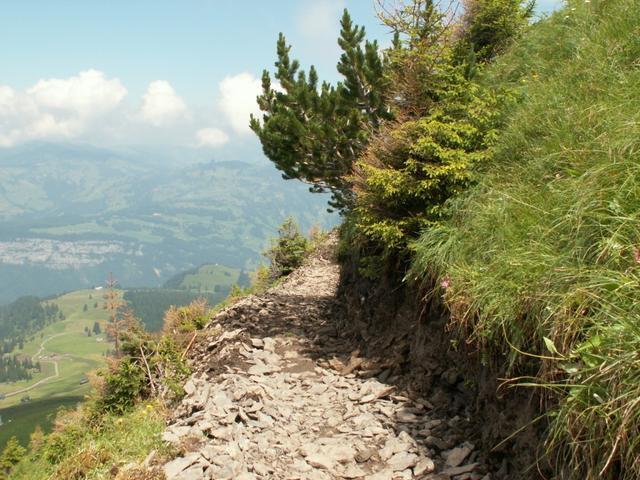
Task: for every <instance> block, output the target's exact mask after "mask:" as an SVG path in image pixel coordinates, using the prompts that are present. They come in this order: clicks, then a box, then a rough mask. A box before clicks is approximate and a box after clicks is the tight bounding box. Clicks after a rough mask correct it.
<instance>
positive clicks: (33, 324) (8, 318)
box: [0, 297, 64, 353]
mask: <svg viewBox="0 0 640 480" xmlns="http://www.w3.org/2000/svg"><path fill="white" fill-rule="evenodd" d="M62 319H64V315H63V313H62V312H61V311H60V309H59V308H58V305H56V304H54V303H48V302H43V301H42V300H41V299H40V298H38V297H21V298H19V299H17V300H16V301H15V302H12V303H10V304H8V305H5V306H0V353H11V352H12V351H13V350H14V349H15V348H16V346H17V347H18V348H22V344H23V342H24V341H25V339H26V337H28V336H29V335H31V334H33V333H34V332H37V331H38V330H42V329H43V328H44V327H46V326H47V325H49V324H51V323H53V322H55V321H57V320H62Z"/></svg>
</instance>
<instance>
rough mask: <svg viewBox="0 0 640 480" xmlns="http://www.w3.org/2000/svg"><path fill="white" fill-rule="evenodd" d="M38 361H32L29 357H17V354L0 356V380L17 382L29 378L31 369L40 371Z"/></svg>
mask: <svg viewBox="0 0 640 480" xmlns="http://www.w3.org/2000/svg"><path fill="white" fill-rule="evenodd" d="M40 369H41V367H40V362H35V363H34V362H33V361H32V360H31V358H30V357H26V358H22V359H21V358H18V356H17V355H13V356H8V355H7V356H4V355H3V356H2V357H0V382H17V381H18V380H30V379H31V374H32V372H33V371H38V372H39V371H40Z"/></svg>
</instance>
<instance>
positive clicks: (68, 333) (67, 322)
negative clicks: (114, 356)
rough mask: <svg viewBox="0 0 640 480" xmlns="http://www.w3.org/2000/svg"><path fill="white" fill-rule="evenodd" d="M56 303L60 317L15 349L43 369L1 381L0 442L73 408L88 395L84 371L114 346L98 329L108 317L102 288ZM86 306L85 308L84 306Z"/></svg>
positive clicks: (24, 436)
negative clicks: (19, 378) (22, 377)
mask: <svg viewBox="0 0 640 480" xmlns="http://www.w3.org/2000/svg"><path fill="white" fill-rule="evenodd" d="M49 302H50V303H52V304H55V305H57V306H58V307H59V309H60V311H61V312H62V313H63V315H64V317H65V318H64V320H58V321H56V322H54V323H51V324H50V325H47V326H46V327H45V328H43V329H42V330H40V331H38V332H37V333H35V334H32V335H30V337H29V338H28V339H27V341H25V342H24V347H23V348H22V349H16V350H15V351H14V352H13V353H15V354H17V355H19V356H27V355H28V356H30V357H32V359H33V360H34V361H36V360H37V361H39V362H40V363H41V365H42V371H41V372H40V373H38V374H35V375H33V378H32V379H30V380H23V381H18V382H13V383H2V384H0V398H1V400H0V416H1V417H2V422H3V425H2V426H0V444H4V442H6V441H7V440H8V438H10V437H11V436H12V435H17V436H18V438H19V439H20V440H22V441H23V443H24V442H25V441H26V440H28V436H29V433H30V432H31V431H33V429H34V428H35V426H36V425H38V424H40V425H42V426H43V427H47V426H48V425H49V423H50V420H48V419H47V417H48V416H49V415H51V414H53V413H55V412H56V411H57V409H58V408H59V407H63V406H72V405H74V404H76V403H77V402H78V401H80V400H82V399H83V397H84V396H85V395H86V394H88V393H89V391H90V389H91V386H90V385H89V383H88V382H87V381H86V379H87V377H86V375H87V374H88V373H89V372H90V371H92V370H94V369H96V368H98V367H99V366H101V365H103V364H104V362H105V359H106V356H105V355H106V353H107V352H108V351H109V350H110V349H111V348H112V347H111V345H110V343H109V342H107V340H106V337H105V336H104V335H103V334H97V335H96V334H94V333H92V334H91V336H89V335H88V334H87V332H86V330H85V329H88V330H89V331H92V330H93V328H94V325H95V323H96V322H97V323H98V324H99V325H100V327H101V331H104V326H105V324H106V322H107V319H108V312H107V311H106V310H105V309H103V304H104V301H103V299H102V294H101V292H100V291H96V290H79V291H75V292H71V293H68V294H66V295H62V296H60V297H58V298H55V299H52V300H50V301H49ZM85 305H86V310H85Z"/></svg>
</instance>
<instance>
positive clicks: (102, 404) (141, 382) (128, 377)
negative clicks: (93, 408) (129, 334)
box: [98, 357, 147, 414]
mask: <svg viewBox="0 0 640 480" xmlns="http://www.w3.org/2000/svg"><path fill="white" fill-rule="evenodd" d="M145 380H146V374H145V372H144V370H143V367H142V365H140V364H139V363H138V362H136V361H135V360H134V359H133V358H131V357H124V358H122V359H121V360H120V361H119V362H118V363H117V365H116V366H115V368H112V369H110V370H109V371H108V372H106V373H105V374H104V381H105V383H104V389H103V393H102V395H101V398H100V399H99V400H98V408H99V409H101V410H104V411H106V412H109V413H118V414H122V413H124V412H126V411H127V410H129V409H130V408H131V407H133V406H134V405H135V404H136V402H137V401H138V400H139V399H140V398H142V395H143V392H144V391H145V389H146V388H147V382H146V381H145Z"/></svg>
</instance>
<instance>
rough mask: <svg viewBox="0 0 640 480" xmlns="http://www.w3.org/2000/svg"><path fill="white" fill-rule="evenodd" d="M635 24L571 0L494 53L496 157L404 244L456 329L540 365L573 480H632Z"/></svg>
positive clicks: (554, 437) (612, 6) (639, 141)
mask: <svg viewBox="0 0 640 480" xmlns="http://www.w3.org/2000/svg"><path fill="white" fill-rule="evenodd" d="M639 25H640V8H638V3H637V2H635V1H633V0H610V1H598V0H591V2H572V3H570V5H569V6H568V7H567V8H565V9H564V10H562V11H560V12H558V13H557V14H555V15H554V16H553V18H552V19H551V20H549V21H545V22H542V23H541V24H539V25H537V26H535V27H534V28H533V29H532V31H531V32H530V33H529V34H528V35H526V36H525V37H524V38H523V39H522V40H521V41H520V42H519V45H516V46H515V48H513V49H512V51H511V52H508V53H507V54H506V55H504V56H503V57H502V58H501V59H499V60H498V62H497V64H496V65H495V66H494V67H493V69H492V70H491V71H490V72H489V74H488V76H487V78H486V79H485V80H486V82H487V83H488V84H491V85H497V86H503V87H508V88H514V89H515V92H516V94H517V95H518V96H519V102H517V104H516V105H515V106H514V108H513V109H512V111H511V112H509V115H508V119H507V126H506V128H505V130H504V131H503V132H502V133H501V135H500V137H499V140H498V143H497V145H496V147H495V152H494V156H493V163H492V164H491V165H489V167H490V168H488V169H487V172H485V173H484V174H483V175H481V182H480V186H479V187H478V188H477V189H475V190H474V191H473V192H471V193H470V195H468V196H467V197H466V198H464V199H462V200H460V201H458V202H457V203H456V204H454V205H452V213H453V219H452V220H451V221H450V222H449V223H448V224H446V225H444V226H443V227H442V228H438V229H432V230H431V231H428V232H425V233H424V235H423V236H422V238H421V239H420V241H419V242H418V243H417V245H416V253H417V255H416V258H417V259H416V263H415V266H414V270H415V272H417V273H418V274H420V275H423V276H424V275H428V276H431V275H433V273H435V274H436V275H437V276H439V278H440V279H445V278H448V282H445V284H446V283H448V284H449V286H448V288H447V289H446V291H445V292H444V295H445V299H446V301H447V302H448V304H449V306H450V308H451V311H452V322H453V323H454V324H456V325H458V326H459V327H460V328H461V330H462V331H463V332H465V333H467V334H469V335H471V336H472V337H473V338H474V339H475V340H476V341H478V342H479V343H480V344H481V345H484V346H485V347H487V348H489V349H492V350H493V351H494V352H496V351H497V352H499V353H505V354H507V355H508V358H509V364H510V366H511V368H514V371H517V367H518V365H521V364H522V362H523V360H526V359H529V360H531V359H533V361H534V362H537V363H538V366H539V368H540V372H539V374H538V376H537V377H535V378H532V379H530V381H531V382H532V383H546V382H550V383H549V384H548V386H549V387H550V388H552V389H553V390H554V391H555V393H557V395H558V396H557V398H558V399H559V402H560V405H559V407H558V408H557V409H556V410H554V411H553V416H552V427H551V428H552V430H551V432H550V436H549V447H551V448H553V449H554V455H555V456H557V460H558V464H559V465H564V466H565V467H566V470H567V472H569V473H568V474H567V476H573V477H575V478H616V479H617V478H629V479H631V478H638V477H640V463H639V462H638V460H637V459H638V458H639V456H640V437H639V436H638V432H640V407H639V405H640V403H639V401H638V398H640V367H639V365H640V357H638V352H639V351H640V327H639V326H638V318H640V303H639V302H638V301H637V299H638V296H639V295H640V265H639V263H640V252H639V251H638V248H639V244H640V218H639V216H640V213H639V212H640V208H639V207H640V162H639V160H640V155H639V154H638V151H640V69H639V68H638V66H639V64H638V61H639V59H640V29H639V27H638V26H639ZM434 270H435V272H434ZM532 356H533V357H532ZM525 382H527V380H526V379H525Z"/></svg>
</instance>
